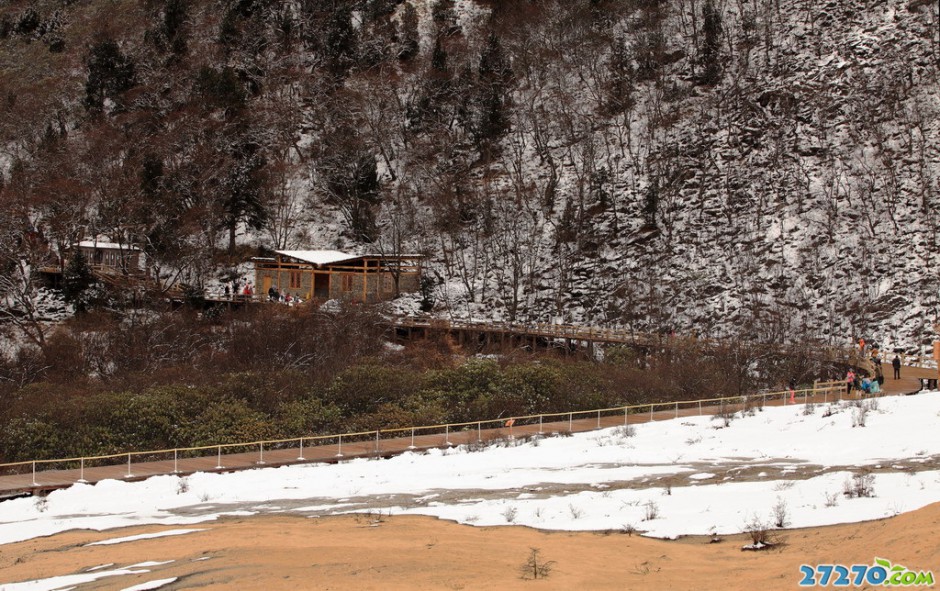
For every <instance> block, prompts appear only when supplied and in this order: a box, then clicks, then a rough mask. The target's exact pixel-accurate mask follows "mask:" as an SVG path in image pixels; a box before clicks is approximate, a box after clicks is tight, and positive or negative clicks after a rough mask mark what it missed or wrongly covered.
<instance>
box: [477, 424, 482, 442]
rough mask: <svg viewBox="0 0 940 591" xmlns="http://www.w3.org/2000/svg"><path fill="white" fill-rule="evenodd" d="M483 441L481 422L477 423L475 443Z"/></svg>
mask: <svg viewBox="0 0 940 591" xmlns="http://www.w3.org/2000/svg"><path fill="white" fill-rule="evenodd" d="M481 441H483V423H477V443H480V442H481Z"/></svg>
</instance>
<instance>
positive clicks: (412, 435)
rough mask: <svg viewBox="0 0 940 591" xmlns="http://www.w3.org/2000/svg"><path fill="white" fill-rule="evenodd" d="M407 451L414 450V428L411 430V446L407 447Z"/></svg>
mask: <svg viewBox="0 0 940 591" xmlns="http://www.w3.org/2000/svg"><path fill="white" fill-rule="evenodd" d="M408 449H415V430H414V427H412V428H411V445H409V446H408Z"/></svg>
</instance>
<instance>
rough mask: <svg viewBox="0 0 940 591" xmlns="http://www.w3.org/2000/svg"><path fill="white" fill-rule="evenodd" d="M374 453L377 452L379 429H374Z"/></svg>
mask: <svg viewBox="0 0 940 591" xmlns="http://www.w3.org/2000/svg"><path fill="white" fill-rule="evenodd" d="M375 453H379V430H378V429H376V430H375Z"/></svg>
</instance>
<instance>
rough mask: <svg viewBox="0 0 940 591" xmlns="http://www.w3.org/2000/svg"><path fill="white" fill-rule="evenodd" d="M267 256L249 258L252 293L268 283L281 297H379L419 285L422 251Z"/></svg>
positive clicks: (374, 299) (307, 252)
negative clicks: (414, 252) (252, 283)
mask: <svg viewBox="0 0 940 591" xmlns="http://www.w3.org/2000/svg"><path fill="white" fill-rule="evenodd" d="M275 254H276V256H275V257H273V258H255V259H252V260H253V261H254V264H255V294H256V297H258V298H265V297H267V295H268V291H269V290H270V289H271V288H272V287H273V288H274V289H276V290H277V291H278V293H279V294H281V295H282V296H284V295H288V294H289V295H290V296H291V297H292V298H297V297H299V298H301V299H302V300H304V301H308V300H312V299H317V300H320V301H325V300H348V301H355V302H367V303H372V302H381V301H385V300H390V299H392V298H394V297H395V296H397V295H398V294H400V293H410V292H416V291H418V290H419V289H420V288H421V261H422V260H423V259H424V257H423V256H422V255H415V254H408V255H389V256H386V255H377V254H368V255H359V256H357V255H351V254H347V253H344V252H339V251H337V250H277V251H275Z"/></svg>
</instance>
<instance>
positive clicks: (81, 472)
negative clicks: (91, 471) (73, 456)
mask: <svg viewBox="0 0 940 591" xmlns="http://www.w3.org/2000/svg"><path fill="white" fill-rule="evenodd" d="M78 481H79V482H80V483H82V484H85V483H86V482H88V481H87V480H85V458H82V459H81V467H80V468H79V470H78Z"/></svg>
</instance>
